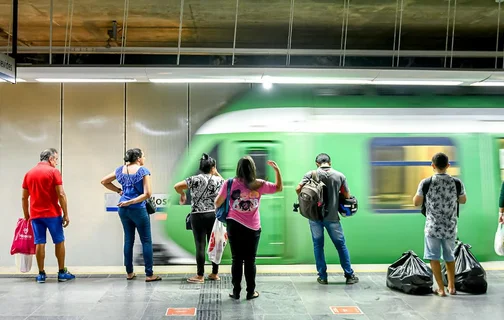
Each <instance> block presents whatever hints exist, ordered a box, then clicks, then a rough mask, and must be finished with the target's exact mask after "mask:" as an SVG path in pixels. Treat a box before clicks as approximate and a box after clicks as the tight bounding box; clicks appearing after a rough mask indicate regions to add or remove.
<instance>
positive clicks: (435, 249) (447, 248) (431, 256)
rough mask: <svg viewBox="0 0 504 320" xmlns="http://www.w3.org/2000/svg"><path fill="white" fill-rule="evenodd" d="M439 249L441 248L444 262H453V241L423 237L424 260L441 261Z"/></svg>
mask: <svg viewBox="0 0 504 320" xmlns="http://www.w3.org/2000/svg"><path fill="white" fill-rule="evenodd" d="M441 248H443V260H444V261H446V262H452V261H455V256H454V255H453V253H454V251H455V239H438V238H432V237H428V236H425V244H424V259H425V260H435V261H439V260H441Z"/></svg>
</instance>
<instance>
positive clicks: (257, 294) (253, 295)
mask: <svg viewBox="0 0 504 320" xmlns="http://www.w3.org/2000/svg"><path fill="white" fill-rule="evenodd" d="M255 298H259V292H257V291H254V293H253V294H252V295H249V294H247V300H252V299H255Z"/></svg>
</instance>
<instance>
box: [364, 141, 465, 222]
mask: <svg viewBox="0 0 504 320" xmlns="http://www.w3.org/2000/svg"><path fill="white" fill-rule="evenodd" d="M437 152H444V153H445V154H446V155H447V156H448V158H449V159H450V164H451V166H450V168H449V169H448V174H450V175H452V176H458V175H459V168H458V163H457V158H456V150H455V146H454V144H453V143H452V141H451V140H450V139H447V138H417V137H415V138H375V139H373V140H372V141H371V150H370V154H371V180H372V185H371V197H370V203H371V206H372V208H373V209H374V211H375V212H378V213H409V212H417V211H418V208H415V207H413V204H412V199H413V196H414V195H415V193H416V191H417V187H418V184H419V183H420V181H421V180H422V179H424V178H427V177H429V176H431V175H432V167H431V159H432V156H433V155H434V154H435V153H437Z"/></svg>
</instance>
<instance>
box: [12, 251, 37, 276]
mask: <svg viewBox="0 0 504 320" xmlns="http://www.w3.org/2000/svg"><path fill="white" fill-rule="evenodd" d="M32 262H33V255H32V254H16V266H17V267H18V268H19V271H20V272H22V273H27V272H30V270H31V268H32Z"/></svg>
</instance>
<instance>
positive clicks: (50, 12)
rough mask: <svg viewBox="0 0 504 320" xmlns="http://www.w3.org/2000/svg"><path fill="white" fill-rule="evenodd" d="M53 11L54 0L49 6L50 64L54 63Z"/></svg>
mask: <svg viewBox="0 0 504 320" xmlns="http://www.w3.org/2000/svg"><path fill="white" fill-rule="evenodd" d="M53 11H54V0H51V4H50V7H49V64H52V43H53Z"/></svg>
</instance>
